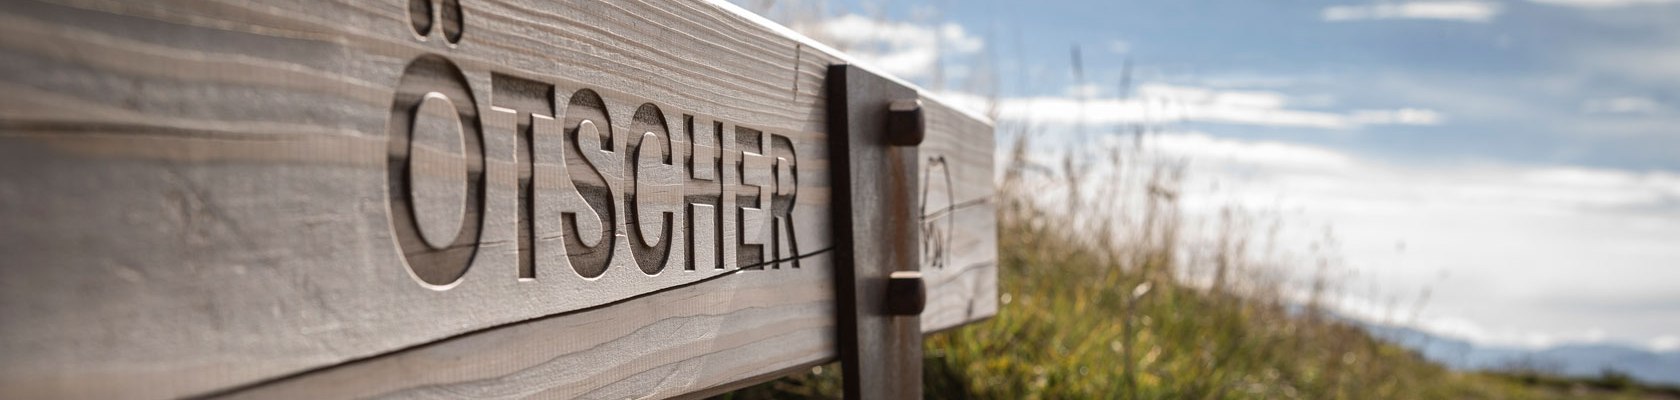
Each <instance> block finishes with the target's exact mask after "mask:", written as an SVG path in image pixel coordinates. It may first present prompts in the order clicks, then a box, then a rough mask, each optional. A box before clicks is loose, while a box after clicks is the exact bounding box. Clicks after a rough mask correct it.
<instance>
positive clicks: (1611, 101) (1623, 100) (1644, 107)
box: [1581, 96, 1663, 114]
mask: <svg viewBox="0 0 1680 400" xmlns="http://www.w3.org/2000/svg"><path fill="white" fill-rule="evenodd" d="M1662 108H1663V107H1662V103H1658V102H1657V101H1656V100H1652V99H1651V98H1648V97H1633V96H1628V97H1613V98H1607V99H1591V100H1587V101H1586V102H1584V103H1582V104H1581V111H1584V112H1586V113H1588V114H1651V113H1655V112H1658V111H1661V110H1662Z"/></svg>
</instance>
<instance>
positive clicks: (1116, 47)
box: [1108, 40, 1132, 54]
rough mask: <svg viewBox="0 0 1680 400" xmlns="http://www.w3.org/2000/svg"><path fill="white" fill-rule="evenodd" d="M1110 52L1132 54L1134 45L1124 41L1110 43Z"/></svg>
mask: <svg viewBox="0 0 1680 400" xmlns="http://www.w3.org/2000/svg"><path fill="white" fill-rule="evenodd" d="M1108 51H1112V52H1114V53H1115V54H1126V53H1130V52H1132V43H1131V42H1127V41H1124V40H1115V41H1112V42H1108Z"/></svg>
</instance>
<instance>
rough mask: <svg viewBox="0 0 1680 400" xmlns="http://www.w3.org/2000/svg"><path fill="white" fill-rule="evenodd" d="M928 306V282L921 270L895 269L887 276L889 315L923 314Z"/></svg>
mask: <svg viewBox="0 0 1680 400" xmlns="http://www.w3.org/2000/svg"><path fill="white" fill-rule="evenodd" d="M926 307H927V284H925V283H922V272H921V271H894V272H893V273H892V275H889V276H888V277H887V310H886V311H887V315H903V316H912V315H921V314H922V309H923V308H926Z"/></svg>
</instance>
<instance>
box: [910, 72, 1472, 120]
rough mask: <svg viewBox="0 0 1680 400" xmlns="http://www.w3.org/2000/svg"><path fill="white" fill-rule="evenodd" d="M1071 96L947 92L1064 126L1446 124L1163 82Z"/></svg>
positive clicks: (1401, 112) (1412, 115) (1412, 112)
mask: <svg viewBox="0 0 1680 400" xmlns="http://www.w3.org/2000/svg"><path fill="white" fill-rule="evenodd" d="M1066 93H1067V95H1065V96H1036V97H1015V98H1003V99H999V100H997V102H996V104H990V103H991V102H990V101H989V100H987V99H984V98H981V97H978V96H973V95H968V94H963V93H947V94H945V96H944V97H946V98H948V99H950V100H953V102H955V103H957V104H958V105H959V106H963V107H967V108H969V109H971V110H987V109H990V108H991V107H992V106H994V105H995V106H996V108H997V111H998V118H999V119H1011V120H1017V121H1027V122H1033V123H1048V124H1063V125H1073V124H1079V123H1081V122H1083V123H1085V124H1090V125H1113V124H1127V123H1153V124H1160V123H1171V122H1179V121H1189V122H1214V123H1225V124H1236V125H1256V126H1277V127H1299V128H1317V129H1328V130H1351V129H1359V128H1362V127H1366V126H1373V125H1439V124H1441V123H1443V122H1444V121H1445V119H1446V117H1445V116H1444V115H1442V114H1441V113H1440V112H1438V111H1434V110H1427V109H1420V108H1400V109H1395V110H1356V111H1352V112H1347V113H1338V112H1330V111H1314V110H1303V109H1295V108H1290V105H1291V104H1293V103H1294V102H1295V101H1294V100H1293V99H1291V98H1290V97H1289V96H1287V95H1285V94H1283V93H1280V92H1273V91H1253V90H1219V89H1210V88H1203V87H1193V86H1178V85H1167V84H1159V83H1147V84H1143V85H1140V86H1139V87H1138V89H1137V91H1136V95H1135V96H1133V97H1130V98H1115V97H1096V98H1087V100H1085V101H1083V102H1082V101H1080V98H1079V97H1078V95H1079V94H1087V95H1093V96H1094V95H1097V94H1101V93H1102V90H1100V88H1097V87H1094V86H1087V87H1073V88H1069V89H1068V90H1067V91H1066Z"/></svg>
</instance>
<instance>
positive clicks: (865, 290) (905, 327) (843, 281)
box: [826, 64, 926, 399]
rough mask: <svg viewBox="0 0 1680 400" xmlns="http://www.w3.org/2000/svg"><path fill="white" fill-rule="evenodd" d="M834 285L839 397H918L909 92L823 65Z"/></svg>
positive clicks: (914, 113)
mask: <svg viewBox="0 0 1680 400" xmlns="http://www.w3.org/2000/svg"><path fill="white" fill-rule="evenodd" d="M826 85H827V91H828V99H827V100H828V128H829V143H830V147H829V151H830V156H831V157H833V158H832V160H833V163H834V164H833V168H832V170H831V171H832V172H833V178H834V179H833V181H832V182H833V184H832V185H833V188H834V208H833V210H834V211H833V212H834V229H835V234H834V241H835V268H834V270H835V275H836V276H835V287H836V289H837V290H839V296H838V299H837V300H836V303H837V304H838V308H839V310H838V311H839V320H840V321H839V330H840V332H839V341H840V361H841V367H842V370H843V371H844V377H845V386H844V387H845V395H846V398H847V399H918V398H921V397H922V330H921V317H920V316H919V315H920V313H921V310H922V305H923V304H925V298H924V297H923V296H925V294H926V291H925V289H924V288H923V286H922V282H921V281H920V274H919V271H918V270H919V269H920V260H921V254H920V247H919V243H921V241H920V240H919V239H920V232H919V228H920V221H921V215H919V214H918V213H917V211H918V210H917V207H916V206H917V204H918V199H917V197H916V195H915V194H916V193H917V192H918V191H919V190H920V188H921V186H920V184H919V182H918V179H919V177H918V175H919V174H918V173H917V171H920V169H919V166H918V162H919V159H918V152H917V149H916V146H917V145H919V144H920V143H921V140H922V138H923V137H924V134H923V130H924V129H925V123H924V122H923V121H924V120H923V119H922V117H921V109H920V100H918V97H919V95H918V94H917V92H916V90H915V89H913V88H911V87H908V86H905V85H904V84H901V83H898V82H895V81H892V80H889V79H887V78H885V77H882V76H880V75H876V74H875V73H872V72H869V71H867V70H864V69H861V68H858V67H855V66H851V65H845V64H836V65H832V66H830V67H829V69H828V78H827V80H826Z"/></svg>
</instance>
